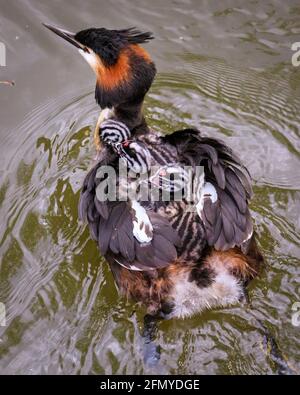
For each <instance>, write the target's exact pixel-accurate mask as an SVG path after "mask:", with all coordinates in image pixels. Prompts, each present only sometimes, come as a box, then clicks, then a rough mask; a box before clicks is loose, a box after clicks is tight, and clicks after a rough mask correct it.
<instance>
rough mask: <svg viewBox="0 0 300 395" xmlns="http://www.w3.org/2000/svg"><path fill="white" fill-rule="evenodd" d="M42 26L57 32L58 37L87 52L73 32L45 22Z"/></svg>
mask: <svg viewBox="0 0 300 395" xmlns="http://www.w3.org/2000/svg"><path fill="white" fill-rule="evenodd" d="M43 26H45V27H46V28H47V29H49V30H51V31H52V32H53V33H55V34H57V35H58V36H59V37H62V38H63V39H65V40H66V41H68V42H69V43H70V44H72V45H74V46H75V47H76V48H78V49H81V50H83V51H85V52H88V49H87V48H86V47H85V46H84V45H82V44H81V43H80V42H79V41H77V40H75V33H71V32H68V31H67V30H63V29H60V28H58V27H55V26H52V25H48V24H47V23H43Z"/></svg>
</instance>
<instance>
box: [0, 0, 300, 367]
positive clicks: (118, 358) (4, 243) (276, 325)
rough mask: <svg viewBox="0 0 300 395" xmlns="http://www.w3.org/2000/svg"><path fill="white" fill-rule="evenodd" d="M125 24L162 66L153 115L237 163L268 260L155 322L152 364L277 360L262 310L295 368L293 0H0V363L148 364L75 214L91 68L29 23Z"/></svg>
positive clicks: (152, 119) (299, 95)
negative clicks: (223, 147)
mask: <svg viewBox="0 0 300 395" xmlns="http://www.w3.org/2000/svg"><path fill="white" fill-rule="evenodd" d="M41 22H49V23H53V24H56V25H58V26H61V27H65V28H67V29H69V30H75V31H76V30H80V29H82V28H85V27H88V26H105V27H111V28H118V27H128V26H132V25H134V26H138V27H139V28H140V29H142V30H151V31H153V32H154V34H155V36H156V38H157V39H156V40H155V41H153V42H152V43H151V44H150V43H149V44H148V45H147V49H148V50H149V52H150V53H151V55H152V57H153V58H154V60H155V61H156V64H157V67H158V69H159V71H160V73H159V74H158V76H157V79H156V81H155V83H154V85H153V87H152V90H151V92H150V94H149V95H148V97H147V100H146V105H145V111H146V114H147V118H148V122H149V124H150V125H151V126H152V127H153V128H155V129H157V130H160V131H166V132H169V131H172V130H176V129H177V128H181V127H186V126H190V125H193V126H197V127H199V128H200V129H201V130H202V132H203V134H205V135H210V136H213V137H218V138H220V139H223V140H224V141H225V142H226V143H227V144H228V145H230V146H231V147H232V148H233V149H234V150H235V151H236V152H237V153H238V154H239V155H240V157H241V158H242V160H243V162H244V163H245V164H246V165H247V166H248V168H249V170H250V172H251V174H252V176H253V179H254V185H255V186H254V191H255V196H254V198H253V200H252V203H251V208H252V212H253V217H254V220H255V223H256V229H257V233H258V241H259V244H260V246H261V248H262V250H263V251H264V255H265V257H266V268H265V270H264V271H263V273H262V274H261V276H260V277H259V278H258V279H257V280H255V281H254V282H253V283H252V284H251V286H250V292H249V293H250V299H251V304H252V308H251V309H249V308H248V309H245V308H242V307H241V306H234V307H232V308H226V309H220V310H214V311H210V312H207V313H205V314H203V315H201V316H197V317H194V318H192V319H188V320H182V321H180V320H172V321H167V322H163V323H161V324H160V325H159V331H158V334H157V343H159V344H160V346H161V349H162V355H161V364H162V366H163V369H161V370H160V372H162V373H191V374H193V373H198V374H204V373H209V374H215V373H223V374H233V373H244V374H254V373H258V374H266V373H269V374H276V366H275V364H274V362H273V360H272V358H271V357H270V355H269V354H268V353H266V352H265V351H264V346H263V337H262V333H261V328H259V326H258V325H257V319H258V320H260V322H262V323H263V324H264V326H265V327H266V328H268V331H269V332H270V333H272V335H273V337H274V338H275V339H276V341H277V344H278V346H279V347H280V349H281V351H282V353H283V354H284V355H285V357H286V358H287V360H288V361H289V364H290V365H291V366H293V367H294V369H295V370H298V371H299V370H300V340H299V339H300V336H299V334H300V327H297V326H294V325H293V324H292V314H293V311H292V306H293V304H294V303H295V302H298V301H300V284H299V257H300V251H299V247H300V237H299V227H300V222H299V196H300V193H299V188H300V171H299V168H300V139H299V132H300V129H299V128H300V66H299V67H294V66H293V65H292V62H291V58H292V55H293V51H292V50H291V45H292V43H293V42H297V41H298V42H299V41H300V6H299V2H298V1H286V2H280V1H270V2H262V1H261V2H260V1H249V2H242V1H212V2H211V1H209V2H208V1H201V2H200V1H196V0H185V1H176V0H174V1H171V0H168V1H163V2H162V1H155V0H153V1H151V3H149V2H148V1H146V0H145V1H144V0H142V1H129V0H121V1H107V0H106V1H96V0H93V1H92V0H88V1H86V2H82V1H79V0H75V1H51V2H50V1H46V0H43V1H37V0H24V1H17V0H12V1H10V2H6V1H3V0H0V41H1V42H4V43H5V44H6V47H7V67H0V80H2V79H14V80H15V81H16V86H15V87H9V86H4V85H0V119H1V130H0V136H1V145H0V218H1V222H0V258H1V267H0V302H1V303H4V304H5V307H6V313H7V314H6V326H2V327H0V372H1V373H3V374H5V373H10V374H21V373H23V374H51V373H53V374H99V373H119V374H123V373H152V372H153V371H152V370H149V369H148V368H146V367H145V366H143V362H142V354H141V347H142V341H141V338H140V330H141V327H142V318H143V310H142V309H140V308H138V307H137V306H136V305H134V304H132V303H130V302H126V301H125V300H123V299H121V298H119V297H118V294H117V291H116V289H115V286H114V283H113V279H112V275H111V274H110V272H109V270H108V267H107V265H106V264H105V262H104V261H103V259H102V258H101V257H100V256H99V253H98V250H97V248H96V245H95V244H94V242H92V241H90V240H89V233H88V230H87V229H86V227H85V226H84V225H83V224H81V223H80V222H78V217H77V203H78V198H79V191H80V186H81V183H82V181H83V178H84V175H85V174H86V172H87V169H88V168H89V167H90V166H91V165H92V161H93V156H94V153H95V152H94V148H93V143H92V131H93V127H94V124H95V122H96V119H97V116H98V111H99V110H98V109H97V107H96V105H95V103H94V99H93V83H94V77H93V74H92V72H91V71H90V70H89V68H88V66H87V65H86V64H85V63H84V61H83V60H82V59H81V58H79V57H78V56H77V54H76V52H74V51H73V50H72V48H71V47H69V46H68V45H65V44H64V43H63V42H62V41H61V40H59V39H58V38H56V37H54V35H52V34H51V33H50V32H48V31H46V29H44V28H42V27H41Z"/></svg>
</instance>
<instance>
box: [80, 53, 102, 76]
mask: <svg viewBox="0 0 300 395" xmlns="http://www.w3.org/2000/svg"><path fill="white" fill-rule="evenodd" d="M89 51H90V52H86V51H83V50H82V49H79V50H78V52H79V53H80V55H81V56H82V57H83V58H84V59H85V60H86V61H87V62H88V64H89V65H90V66H91V68H92V69H93V70H94V71H96V70H97V66H98V63H99V62H98V59H97V55H96V54H95V52H93V51H91V50H89Z"/></svg>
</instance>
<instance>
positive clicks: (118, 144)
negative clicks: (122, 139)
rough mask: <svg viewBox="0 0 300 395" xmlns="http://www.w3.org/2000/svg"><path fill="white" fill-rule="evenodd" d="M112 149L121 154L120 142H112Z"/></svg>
mask: <svg viewBox="0 0 300 395" xmlns="http://www.w3.org/2000/svg"><path fill="white" fill-rule="evenodd" d="M113 149H114V151H115V152H116V153H117V154H118V155H119V156H123V149H122V143H113Z"/></svg>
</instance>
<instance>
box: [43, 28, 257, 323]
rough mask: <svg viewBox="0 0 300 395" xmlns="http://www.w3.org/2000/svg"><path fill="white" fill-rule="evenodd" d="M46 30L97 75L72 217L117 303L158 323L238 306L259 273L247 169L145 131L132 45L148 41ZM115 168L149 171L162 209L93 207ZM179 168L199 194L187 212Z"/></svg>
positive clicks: (126, 33)
mask: <svg viewBox="0 0 300 395" xmlns="http://www.w3.org/2000/svg"><path fill="white" fill-rule="evenodd" d="M45 26H46V27H47V28H49V29H50V30H51V31H53V32H54V33H56V34H57V35H59V36H60V37H62V38H64V39H65V40H67V41H68V42H69V43H71V44H73V45H74V46H75V47H76V48H77V49H78V50H79V52H80V54H81V55H82V56H83V57H84V59H85V60H86V61H87V62H88V63H89V64H90V66H91V67H92V69H93V70H94V72H95V73H96V77H97V82H96V90H95V98H96V102H97V103H98V104H99V106H100V107H101V109H102V111H101V113H100V117H99V120H98V123H97V126H96V129H95V144H96V149H97V152H98V155H97V162H96V164H95V165H94V166H93V168H92V169H91V170H90V171H89V173H88V174H87V176H86V178H85V180H84V184H83V187H82V192H81V197H80V203H79V215H80V217H81V218H82V219H86V220H87V221H88V223H89V227H90V232H91V237H92V238H93V239H95V240H96V241H97V242H98V245H99V249H100V252H101V254H102V255H103V256H104V257H105V258H106V260H107V262H108V263H109V266H110V268H111V271H112V273H113V276H114V279H115V282H116V284H117V286H118V288H119V290H120V291H121V293H122V294H124V295H126V296H127V297H130V298H133V299H134V300H136V301H138V302H142V303H143V304H144V305H145V306H146V307H147V312H148V314H149V315H150V316H152V317H162V318H172V317H178V318H183V317H188V316H191V315H193V314H196V313H200V312H201V311H203V310H204V309H206V308H214V307H218V306H227V305H231V304H235V303H238V302H239V301H240V300H241V299H243V296H244V295H245V286H246V285H247V284H248V282H249V281H250V280H251V279H252V278H253V277H255V276H256V275H257V273H258V271H259V269H260V267H261V266H262V263H263V258H262V255H261V254H260V252H259V251H258V248H257V246H256V242H255V237H254V234H253V225H252V219H251V215H250V212H249V208H248V201H249V199H250V198H251V195H252V188H251V180H250V176H249V173H248V171H247V169H246V168H245V167H244V166H243V165H242V164H241V163H240V161H239V159H238V158H237V157H236V155H235V154H233V153H232V151H231V150H230V149H229V148H228V147H227V146H226V145H224V144H223V143H222V142H220V141H218V140H216V139H213V138H210V137H204V136H202V135H201V132H200V131H198V130H196V129H185V130H180V131H176V132H174V133H173V134H171V135H161V134H159V133H157V132H155V131H153V130H151V129H150V128H149V127H148V125H147V123H146V121H145V118H144V116H143V112H142V105H143V101H144V97H145V95H146V93H147V91H148V90H149V88H150V87H151V84H152V82H153V79H154V77H155V74H156V68H155V65H154V63H153V61H152V60H151V58H150V56H149V54H148V53H147V52H146V51H145V49H144V48H142V47H141V46H140V44H143V43H146V42H147V41H149V40H151V39H152V38H153V36H152V34H151V33H148V32H146V33H142V32H139V31H137V30H136V29H135V28H131V29H124V30H107V29H104V28H99V29H96V28H91V29H87V30H82V31H80V32H78V33H76V34H73V33H70V32H68V31H65V30H62V29H58V28H56V27H53V26H50V25H45ZM120 159H121V160H122V163H123V164H125V167H126V168H127V170H129V171H131V173H139V174H140V173H146V174H149V173H150V171H151V169H152V168H157V169H158V171H157V172H156V173H155V174H154V175H153V174H152V176H151V178H149V177H148V179H147V182H146V183H147V185H148V186H149V185H150V186H155V187H156V188H157V189H158V190H159V193H160V195H159V196H163V195H164V194H163V192H169V194H167V195H168V196H169V199H165V200H164V199H163V198H162V197H161V198H160V199H158V200H156V201H152V200H151V199H148V200H143V199H127V200H124V199H123V198H120V195H118V197H117V198H116V199H115V200H105V199H103V200H102V199H100V198H99V195H98V193H97V188H100V189H101V187H103V188H104V189H105V188H107V182H108V180H107V176H103V175H102V176H101V175H99V171H101V169H102V168H103V167H104V166H105V167H107V166H111V167H112V168H113V169H114V170H115V171H116V175H117V178H116V183H117V184H118V186H119V185H120V183H121V182H120V174H119V167H118V165H119V162H120ZM199 166H202V169H204V178H203V176H201V174H200V175H199V174H198V173H197V172H196V168H197V167H199ZM187 167H189V168H190V169H192V171H191V174H190V176H191V177H192V178H193V180H194V181H196V182H197V185H198V187H197V192H196V194H195V195H193V196H194V198H193V199H194V200H193V201H192V202H188V201H187V199H186V196H185V195H184V197H183V198H182V199H181V200H178V199H177V200H176V199H175V198H174V196H175V193H176V192H178V191H180V190H182V189H183V184H181V182H183V181H184V176H185V175H186V171H185V170H184V169H186V168H187ZM171 173H172V174H173V173H175V176H176V173H177V175H178V174H179V175H180V177H179V178H178V177H177V178H176V177H175V176H174V174H173V176H170V177H169V175H170V174H171ZM197 177H198V179H197ZM176 180H177V181H178V182H179V184H178V182H177V181H176ZM176 182H177V184H176ZM139 187H141V183H140V184H139ZM103 188H102V189H103ZM121 197H122V196H121ZM191 207H192V208H193V209H191Z"/></svg>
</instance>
